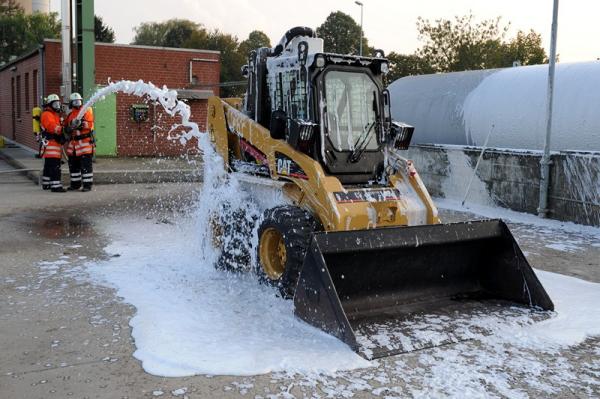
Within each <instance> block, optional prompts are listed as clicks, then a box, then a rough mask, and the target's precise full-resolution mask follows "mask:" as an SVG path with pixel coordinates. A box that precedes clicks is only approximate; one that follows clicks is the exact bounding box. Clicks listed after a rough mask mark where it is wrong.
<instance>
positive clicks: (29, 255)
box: [0, 162, 600, 398]
mask: <svg viewBox="0 0 600 399" xmlns="http://www.w3.org/2000/svg"><path fill="white" fill-rule="evenodd" d="M7 168H9V166H8V165H6V164H5V163H3V162H0V171H1V170H6V169H7ZM198 187H199V186H198V184H197V183H190V184H156V185H151V184H148V185H143V184H138V185H104V186H97V187H95V188H94V191H92V192H91V193H80V192H77V193H65V194H56V193H48V192H43V191H41V190H40V189H39V187H37V186H35V185H34V184H33V183H32V182H31V181H30V180H28V179H27V178H26V177H24V176H22V175H19V174H16V173H15V174H1V175H0V232H1V233H0V353H1V354H2V356H0V398H71V397H73V398H145V397H158V396H160V397H184V396H185V397H189V398H229V397H327V396H329V397H342V396H345V397H357V398H363V397H386V395H387V397H395V396H398V397H411V396H415V397H418V396H422V397H428V396H435V397H442V396H444V395H441V394H439V395H436V394H434V393H432V392H429V393H430V395H428V391H427V387H423V386H418V384H419V383H418V382H416V383H415V382H413V381H414V379H411V378H413V377H414V373H413V376H412V377H411V378H408V377H406V376H402V374H406V375H409V374H410V373H409V372H408V371H409V370H410V369H413V370H422V372H423V373H425V374H426V373H430V372H433V371H432V370H433V369H434V366H431V368H430V369H427V368H425V369H423V368H422V367H423V366H422V365H419V361H420V359H422V358H421V356H423V353H420V354H406V355H400V356H396V357H392V358H388V359H385V360H382V361H380V362H379V364H378V365H377V367H376V368H374V369H373V370H371V371H369V372H359V373H357V374H356V373H349V374H341V375H339V376H337V377H328V378H325V377H324V378H322V379H319V378H317V379H314V378H312V377H311V378H306V377H303V376H298V375H289V376H285V375H273V374H267V375H259V376H253V377H234V376H194V377H186V378H165V377H157V376H153V375H150V374H148V373H146V372H145V371H144V370H143V369H142V367H141V364H140V363H139V361H137V360H136V359H135V358H134V357H133V356H132V354H133V352H134V351H135V343H134V341H133V339H132V337H131V328H130V326H129V320H130V319H131V317H132V316H133V315H134V314H135V308H134V307H133V306H131V305H129V304H127V303H124V302H123V301H122V300H121V298H119V297H118V296H117V295H116V294H115V292H114V290H112V289H109V288H106V287H103V286H99V285H95V284H92V283H90V282H84V281H81V280H78V279H75V278H72V277H71V276H70V275H69V270H68V266H65V267H61V268H60V269H59V272H58V273H53V272H52V270H48V269H44V268H40V266H39V264H40V262H45V261H46V262H56V261H57V260H60V259H65V260H68V261H69V262H70V263H69V264H70V265H74V264H77V262H78V261H79V262H83V261H84V260H85V261H89V260H102V259H106V257H107V256H108V255H107V254H106V253H105V252H104V251H103V248H104V247H105V246H106V244H108V243H109V242H110V241H111V237H110V236H107V235H105V234H104V233H103V232H102V231H101V230H100V229H98V228H97V226H98V225H99V224H101V223H102V221H103V220H105V219H107V218H112V219H114V218H115V216H116V217H119V216H123V217H125V216H127V217H129V218H130V217H136V218H144V219H151V220H154V221H155V222H156V223H163V222H168V221H170V220H171V221H172V220H175V219H177V218H178V217H183V216H185V215H182V214H181V211H180V209H182V208H185V207H186V206H189V205H190V204H192V203H193V201H194V200H195V198H196V195H197V190H198ZM442 216H443V217H444V218H445V220H447V221H459V220H465V219H468V218H471V217H473V215H469V214H465V213H461V212H443V214H442ZM511 229H512V230H513V232H514V234H515V236H516V237H517V239H518V240H519V242H520V244H521V247H522V249H523V250H524V251H525V252H526V253H527V255H528V259H529V261H530V263H531V264H532V265H533V266H534V267H536V268H539V269H544V270H549V271H555V272H560V273H563V274H567V275H572V276H577V277H579V278H582V279H585V280H588V281H594V282H600V265H599V261H598V259H600V247H598V246H596V245H597V244H598V243H597V242H592V241H589V240H588V241H586V240H587V238H586V237H578V236H577V234H575V235H574V234H573V233H566V232H565V233H564V234H563V235H562V236H561V237H556V232H555V231H554V232H553V231H545V230H544V229H541V230H540V229H535V228H532V227H531V226H530V225H527V224H511ZM550 236H552V237H550ZM549 240H550V241H552V240H560V241H561V242H563V241H569V240H570V241H571V242H576V243H577V248H578V249H577V250H576V251H572V252H569V251H558V250H555V249H552V248H549V247H548V246H547V243H548V242H549ZM61 257H62V258H61ZM84 257H85V258H84ZM599 343H600V341H599V340H598V339H596V338H593V339H587V340H586V341H585V342H584V343H583V344H581V345H578V346H577V347H572V348H568V349H567V350H563V351H561V352H560V353H557V354H555V355H549V354H547V353H544V354H535V353H533V354H531V356H533V357H534V358H535V359H536V361H537V363H536V364H541V365H543V366H544V367H547V369H548V370H550V371H551V372H549V373H547V374H548V375H546V373H543V374H542V375H541V376H539V375H537V376H535V377H533V378H535V379H538V380H539V382H540V383H545V384H546V385H559V386H556V387H555V390H554V391H553V392H551V393H545V394H544V393H543V392H541V391H538V390H536V389H535V385H532V384H531V379H532V375H530V374H528V373H524V372H523V371H522V370H521V371H514V370H513V369H511V365H510V362H511V361H510V359H507V363H506V365H505V366H504V367H505V371H504V372H505V373H508V374H510V377H511V378H510V381H511V385H512V386H511V388H512V389H513V390H516V391H517V392H520V393H522V395H523V397H527V396H529V397H541V396H543V397H559V398H565V397H582V398H583V397H599V396H600V382H599V381H600V365H599V364H598V357H599V356H600V354H599V352H598V347H599ZM470 345H471V346H468V347H467V348H469V350H473V351H476V350H478V349H479V348H478V346H477V343H473V344H470ZM461 350H464V347H463V349H461ZM557 359H558V360H560V362H558V361H557ZM440 361H441V360H440ZM449 361H451V360H449ZM558 363H561V364H563V363H565V364H568V366H569V367H568V368H567V369H565V367H566V366H564V364H563V365H562V366H561V367H558V366H556V367H555V366H554V365H555V364H558ZM399 364H400V365H403V366H402V367H405V368H402V367H399ZM590 365H591V366H590ZM596 367H597V368H596ZM402 370H406V372H405V371H402ZM565 370H567V371H565ZM420 372H421V371H419V373H420ZM567 372H568V373H572V374H573V375H574V377H569V378H566V377H565V378H566V379H565V378H563V377H564V375H561V374H564V373H567ZM365 373H366V374H365ZM382 379H384V380H385V381H387V385H388V386H391V385H394V386H395V387H396V388H394V389H395V391H394V390H392V391H389V390H388V391H385V390H381V389H380V390H379V391H378V390H377V389H378V388H381V386H382V385H383V384H384V383H383V382H381V381H382ZM386 379H387V380H386ZM356 380H359V381H361V382H360V383H358V384H357V383H356ZM353 381H354V382H353ZM378 381H380V382H378ZM561 381H568V383H565V384H564V386H560V384H559V382H561ZM412 384H416V385H412ZM457 384H460V382H457ZM484 385H485V384H484ZM184 387H185V393H183V391H182V390H181V389H182V388H184ZM459 388H460V386H459ZM489 388H490V390H489V391H487V392H479V395H476V393H477V392H475V393H474V392H473V391H465V395H464V397H467V396H481V397H488V396H494V395H495V396H499V397H503V396H505V394H506V393H505V392H504V391H502V390H498V387H495V386H493V384H492V385H491V386H490V387H489ZM465 389H466V388H465ZM178 390H179V391H178ZM469 392H470V394H469ZM511 392H512V391H511Z"/></svg>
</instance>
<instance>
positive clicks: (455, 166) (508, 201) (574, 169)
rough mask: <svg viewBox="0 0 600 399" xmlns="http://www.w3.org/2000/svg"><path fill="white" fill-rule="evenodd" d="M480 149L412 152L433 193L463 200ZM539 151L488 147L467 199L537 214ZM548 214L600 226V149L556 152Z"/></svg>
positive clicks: (429, 147) (417, 148) (426, 147)
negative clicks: (599, 150)
mask: <svg viewBox="0 0 600 399" xmlns="http://www.w3.org/2000/svg"><path fill="white" fill-rule="evenodd" d="M480 152H481V148H477V147H462V146H433V145H417V146H413V147H411V149H410V150H409V151H408V153H407V157H408V158H410V159H412V160H413V161H414V162H415V166H416V167H417V170H418V171H419V174H420V175H421V178H422V179H423V181H424V182H425V185H426V186H427V188H428V189H429V192H430V193H431V194H432V195H433V196H438V197H443V198H448V199H453V200H457V201H462V199H463V196H464V194H465V191H466V188H467V185H468V184H469V179H470V178H471V175H472V173H473V170H474V168H475V164H476V163H477V158H478V157H479V154H480ZM540 158H541V153H539V152H533V151H531V152H520V151H513V150H501V149H488V150H486V152H485V153H484V156H483V159H482V161H481V164H480V166H479V169H478V171H477V175H476V177H475V179H474V181H473V183H472V185H471V189H470V191H469V196H468V198H467V202H469V203H477V204H481V205H493V206H502V207H505V208H509V209H512V210H515V211H520V212H527V213H537V206H538V201H539V180H540ZM552 161H553V165H552V169H551V178H550V193H549V206H548V208H549V217H551V218H553V219H558V220H563V221H572V222H575V223H580V224H588V225H593V226H600V153H598V152H573V151H564V152H560V153H555V154H553V155H552Z"/></svg>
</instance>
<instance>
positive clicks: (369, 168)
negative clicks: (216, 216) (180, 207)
mask: <svg viewBox="0 0 600 399" xmlns="http://www.w3.org/2000/svg"><path fill="white" fill-rule="evenodd" d="M388 69H389V64H388V61H387V60H386V59H385V58H384V57H383V54H382V53H381V52H377V54H375V55H374V56H373V57H359V56H351V55H341V54H330V53H325V52H323V41H322V39H320V38H317V37H316V36H315V34H314V33H313V31H312V30H311V29H309V28H304V27H297V28H294V29H291V30H289V31H288V32H287V33H286V34H285V35H284V37H283V38H282V39H281V42H280V43H279V44H278V45H277V46H276V47H275V48H259V49H257V50H255V51H253V52H252V53H251V54H250V56H249V61H248V64H247V65H246V66H244V68H243V70H242V73H243V75H244V76H245V77H246V78H247V80H248V82H247V90H246V94H245V96H244V98H243V99H221V98H219V97H212V98H210V99H209V101H208V103H209V109H208V130H209V134H210V137H211V140H212V141H213V143H214V145H215V147H216V149H217V151H218V153H219V154H220V155H221V156H222V158H223V160H224V165H223V166H224V167H225V168H226V169H227V170H228V171H230V172H232V173H236V174H238V175H244V176H247V177H248V179H250V180H251V182H252V184H255V185H261V184H265V185H271V186H275V187H277V188H278V189H280V190H281V191H282V192H283V193H284V194H285V197H286V199H287V200H288V202H289V205H285V206H277V207H275V208H272V209H268V210H267V211H266V212H265V214H264V217H263V218H262V219H261V220H260V221H259V226H258V245H257V248H255V251H256V258H257V266H256V269H257V270H256V271H257V273H258V274H259V275H260V277H261V279H262V280H263V281H265V282H267V283H270V284H273V285H275V286H277V287H279V290H280V292H281V294H282V295H283V296H284V297H288V298H293V300H294V305H295V314H296V315H297V317H299V318H300V319H302V320H304V321H306V322H307V323H309V324H311V325H313V326H315V327H317V328H320V329H322V330H324V331H325V332H327V333H329V334H332V335H334V336H335V337H337V338H339V339H340V340H342V341H343V342H345V343H347V344H348V345H349V346H350V347H351V348H352V349H354V350H355V351H358V352H360V353H361V354H362V355H363V356H365V357H368V358H377V357H382V356H387V355H391V354H395V353H401V352H404V351H408V350H413V349H418V348H419V346H418V345H417V346H415V345H412V344H408V345H407V344H406V342H404V341H406V338H407V337H409V338H410V334H407V333H405V332H403V331H404V330H402V329H400V330H397V329H396V330H395V328H396V327H395V326H396V325H398V324H402V323H404V325H410V324H411V323H413V325H414V323H415V320H417V321H418V320H422V318H423V317H426V316H427V315H436V317H438V320H442V321H444V320H452V319H453V317H455V316H456V317H458V316H460V317H459V318H458V319H459V320H466V319H462V318H461V317H463V316H464V315H467V314H472V315H473V314H475V315H479V316H481V315H486V314H487V313H488V312H493V311H494V312H496V311H498V310H499V309H500V310H515V309H534V310H533V311H531V312H532V313H544V312H538V311H539V310H552V309H553V304H552V301H551V300H550V298H549V296H548V295H547V293H546V292H545V290H544V288H543V287H542V285H541V284H540V282H539V280H538V279H537V277H536V275H535V274H534V272H533V270H532V268H531V267H530V266H529V264H528V262H527V260H526V259H525V257H524V255H523V253H522V252H521V250H520V249H519V246H518V245H517V243H516V242H515V240H514V238H513V236H512V235H511V233H510V231H509V230H508V228H507V226H506V225H505V224H504V223H503V222H502V221H501V220H480V221H471V222H466V223H455V224H441V222H440V218H439V216H438V211H437V209H436V206H435V204H434V203H433V201H432V199H431V197H430V196H429V194H428V192H427V190H426V188H425V186H424V185H423V183H422V181H421V179H420V177H419V174H418V173H417V171H416V169H415V167H414V165H413V164H412V162H411V161H409V160H407V159H405V158H404V157H403V156H402V151H403V150H406V149H407V148H408V146H409V143H410V141H411V137H412V133H413V130H414V129H413V127H411V126H408V125H406V124H403V123H400V122H396V121H394V120H392V118H391V115H390V95H389V93H388V91H387V90H386V89H384V87H383V82H382V79H383V76H384V75H385V74H386V73H387V72H388ZM242 219H243V218H240V220H242ZM242 224H244V226H242V227H241V228H242V229H243V230H245V231H247V232H248V231H250V230H251V228H250V227H249V226H247V223H242ZM224 230H227V229H220V231H221V233H222V232H223V231H224ZM221 241H222V240H221ZM238 241H239V240H238ZM231 242H235V240H233V241H231ZM238 244H239V242H238ZM222 250H223V251H224V253H223V256H224V257H225V258H227V256H236V257H237V258H239V257H240V252H239V251H236V248H231V247H230V248H222ZM228 253H235V255H228ZM528 311H529V310H528ZM420 318H421V319H420ZM444 324H447V325H448V326H449V329H450V330H452V331H449V334H450V335H449V338H447V339H446V340H444V339H438V340H437V341H436V342H429V343H428V344H423V345H421V347H426V346H427V345H429V344H431V345H439V344H443V343H444V342H454V341H456V340H460V339H462V338H461V337H457V336H456V335H452V334H454V332H455V330H457V329H460V327H461V326H457V325H452V323H451V322H450V321H448V322H447V323H446V322H444ZM384 327H385V328H387V329H388V330H389V331H396V332H398V331H400V332H399V333H398V334H396V335H395V336H394V337H392V338H389V337H388V338H385V339H381V337H379V338H377V336H379V335H381V333H382V331H383V330H384ZM369 335H370V336H369ZM373 335H375V336H376V339H371V338H372V336H373ZM468 335H469V334H467V336H468ZM463 338H464V337H463ZM394 340H395V341H394ZM369 343H370V344H369ZM361 346H362V349H361Z"/></svg>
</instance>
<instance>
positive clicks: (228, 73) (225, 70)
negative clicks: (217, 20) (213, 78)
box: [184, 28, 246, 97]
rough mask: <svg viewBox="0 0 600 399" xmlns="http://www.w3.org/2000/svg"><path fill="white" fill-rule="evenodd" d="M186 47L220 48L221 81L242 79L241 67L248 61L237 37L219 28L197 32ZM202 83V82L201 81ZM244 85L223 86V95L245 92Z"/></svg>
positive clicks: (230, 95) (186, 43) (235, 94)
mask: <svg viewBox="0 0 600 399" xmlns="http://www.w3.org/2000/svg"><path fill="white" fill-rule="evenodd" d="M184 47H186V48H197V49H206V50H218V51H220V52H221V82H235V81H239V80H241V78H242V76H241V68H242V65H244V63H245V62H246V57H245V56H244V55H243V54H242V53H240V51H238V50H239V42H238V39H237V37H235V36H233V35H230V34H226V33H222V32H220V31H219V30H216V29H215V30H213V31H210V32H207V31H206V30H204V28H202V30H200V31H198V32H195V33H194V34H193V35H192V37H190V39H188V40H187V41H186V42H185V46H184ZM200 84H202V82H200ZM244 90H245V88H244V86H241V87H239V86H236V87H222V88H221V96H223V97H232V96H237V95H240V94H243V92H244Z"/></svg>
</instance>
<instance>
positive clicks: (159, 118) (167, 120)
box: [117, 94, 207, 156]
mask: <svg viewBox="0 0 600 399" xmlns="http://www.w3.org/2000/svg"><path fill="white" fill-rule="evenodd" d="M144 103H146V102H145V101H143V100H142V99H140V98H139V97H136V96H131V95H126V94H118V95H117V126H118V127H117V130H118V133H117V153H118V154H119V155H120V156H148V155H157V156H175V155H181V154H186V153H188V154H196V153H197V152H198V142H197V140H196V139H192V140H190V141H188V142H187V143H186V144H185V145H183V144H181V143H180V141H179V140H174V139H169V138H168V136H169V132H170V130H171V128H172V126H174V125H177V124H179V123H181V120H180V118H173V117H171V116H170V115H168V114H167V113H166V112H165V111H164V110H163V109H162V107H161V106H160V105H158V104H156V105H154V104H153V103H151V102H148V103H147V104H148V105H149V107H150V110H149V120H148V121H147V122H139V123H138V122H134V121H132V120H131V116H130V111H129V107H130V106H131V105H133V104H144ZM188 105H189V106H190V107H191V111H192V118H191V119H192V122H196V123H198V126H199V127H200V130H201V131H203V130H205V129H206V109H207V101H206V100H195V101H191V102H188ZM182 132H183V129H181V128H178V129H175V130H173V131H172V132H170V136H171V137H172V138H175V137H177V136H178V135H179V134H180V133H182Z"/></svg>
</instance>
